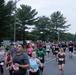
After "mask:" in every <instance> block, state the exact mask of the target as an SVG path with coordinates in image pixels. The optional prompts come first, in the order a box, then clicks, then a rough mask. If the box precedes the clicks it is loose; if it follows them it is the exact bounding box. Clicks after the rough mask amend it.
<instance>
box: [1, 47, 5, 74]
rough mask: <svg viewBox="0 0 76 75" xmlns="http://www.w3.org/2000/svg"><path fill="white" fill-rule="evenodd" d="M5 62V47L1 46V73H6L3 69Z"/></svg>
mask: <svg viewBox="0 0 76 75" xmlns="http://www.w3.org/2000/svg"><path fill="white" fill-rule="evenodd" d="M4 62H5V55H4V51H3V48H2V47H0V72H1V75H4V71H3V65H4Z"/></svg>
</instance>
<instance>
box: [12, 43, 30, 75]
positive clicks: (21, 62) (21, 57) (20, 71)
mask: <svg viewBox="0 0 76 75" xmlns="http://www.w3.org/2000/svg"><path fill="white" fill-rule="evenodd" d="M12 67H13V70H14V72H13V75H25V74H26V72H27V69H28V68H30V64H29V59H28V55H27V54H26V53H23V45H22V44H18V45H17V48H16V54H15V55H14V57H13V64H12Z"/></svg>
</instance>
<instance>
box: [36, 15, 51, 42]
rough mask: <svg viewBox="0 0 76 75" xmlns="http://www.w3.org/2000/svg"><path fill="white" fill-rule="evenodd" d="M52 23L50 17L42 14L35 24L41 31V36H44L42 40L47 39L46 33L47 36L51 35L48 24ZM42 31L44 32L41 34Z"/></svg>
mask: <svg viewBox="0 0 76 75" xmlns="http://www.w3.org/2000/svg"><path fill="white" fill-rule="evenodd" d="M49 24H50V19H49V18H48V17H46V16H42V17H38V20H37V23H36V25H35V27H36V30H38V32H39V36H42V37H41V38H42V40H43V41H45V40H46V36H45V35H46V34H47V33H48V34H47V36H48V35H49V30H48V26H49ZM40 32H42V34H40Z"/></svg>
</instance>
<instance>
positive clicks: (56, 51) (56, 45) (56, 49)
mask: <svg viewBox="0 0 76 75" xmlns="http://www.w3.org/2000/svg"><path fill="white" fill-rule="evenodd" d="M58 52H59V46H58V44H55V53H54V54H55V57H56V62H57V63H58V58H57V54H58Z"/></svg>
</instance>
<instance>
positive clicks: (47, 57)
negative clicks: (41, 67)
mask: <svg viewBox="0 0 76 75" xmlns="http://www.w3.org/2000/svg"><path fill="white" fill-rule="evenodd" d="M50 50H51V45H50V42H48V43H46V59H47V60H49V59H50Z"/></svg>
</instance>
